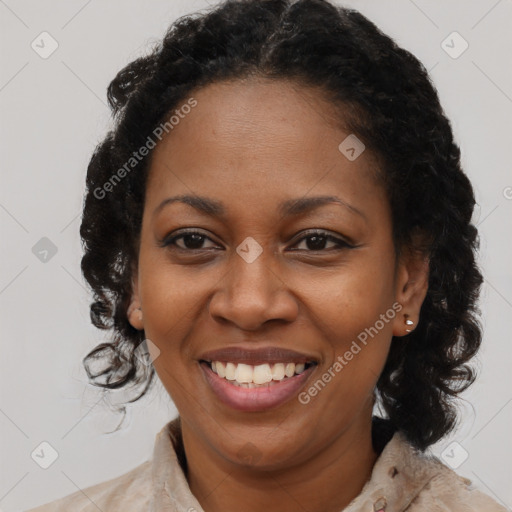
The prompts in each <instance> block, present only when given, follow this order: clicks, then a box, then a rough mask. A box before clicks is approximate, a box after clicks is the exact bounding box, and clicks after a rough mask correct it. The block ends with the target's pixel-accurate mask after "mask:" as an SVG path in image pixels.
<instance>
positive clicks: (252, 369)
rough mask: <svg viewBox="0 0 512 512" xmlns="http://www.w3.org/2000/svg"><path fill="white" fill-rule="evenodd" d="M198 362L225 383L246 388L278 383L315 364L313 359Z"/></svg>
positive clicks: (299, 373)
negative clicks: (285, 361)
mask: <svg viewBox="0 0 512 512" xmlns="http://www.w3.org/2000/svg"><path fill="white" fill-rule="evenodd" d="M200 362H201V363H202V364H204V365H206V366H208V367H209V368H210V369H211V371H212V372H214V373H215V374H217V376H218V377H220V378H221V379H223V380H224V381H226V382H227V383H229V384H232V385H233V386H237V387H241V388H248V389H253V388H262V387H270V386H273V385H276V384H279V383H281V382H284V381H286V380H288V379H291V378H293V377H295V376H297V375H301V374H302V373H304V372H305V371H306V370H308V369H309V368H311V367H312V366H315V365H316V363H315V362H313V361H310V362H304V363H293V362H289V363H274V364H270V363H264V364H258V365H250V364H244V363H233V362H223V361H206V360H201V361H200Z"/></svg>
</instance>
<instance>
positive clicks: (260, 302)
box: [209, 251, 299, 331]
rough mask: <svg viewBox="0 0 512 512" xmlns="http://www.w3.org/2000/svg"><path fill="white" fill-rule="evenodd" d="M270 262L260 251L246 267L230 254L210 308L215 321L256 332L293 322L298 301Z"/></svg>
mask: <svg viewBox="0 0 512 512" xmlns="http://www.w3.org/2000/svg"><path fill="white" fill-rule="evenodd" d="M271 258H272V256H271V255H270V256H268V253H267V254H265V251H263V253H262V254H261V255H260V256H259V257H258V258H257V259H256V260H254V261H252V262H251V263H249V262H247V261H245V260H244V259H243V258H242V257H240V256H239V255H238V254H237V253H235V252H234V253H233V255H232V257H231V260H230V262H229V265H230V267H229V270H228V272H227V274H226V276H225V277H224V278H223V279H222V281H221V283H220V285H219V288H218V289H217V290H216V292H215V294H214V295H213V297H212V299H211V301H210V304H209V308H210V314H211V316H212V317H213V318H214V319H215V320H217V321H221V322H226V321H228V322H230V323H232V324H234V325H236V326H237V327H238V328H239V329H242V330H245V331H255V330H258V329H260V328H261V326H262V325H263V324H265V323H266V322H269V321H270V320H274V321H282V322H285V323H288V322H293V321H294V320H295V319H296V317H297V314H298V309H299V308H298V304H297V301H296V299H295V297H294V296H293V294H292V292H291V290H290V289H289V286H288V285H287V283H286V282H284V281H283V279H282V277H281V276H280V272H279V265H275V264H272V262H271Z"/></svg>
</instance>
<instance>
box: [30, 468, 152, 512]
mask: <svg viewBox="0 0 512 512" xmlns="http://www.w3.org/2000/svg"><path fill="white" fill-rule="evenodd" d="M151 496H152V481H151V461H146V462H144V463H142V464H140V465H139V466H137V467H135V468H134V469H132V470H131V471H128V472H127V473H124V474H122V475H121V476H118V477H116V478H112V479H110V480H107V481H105V482H102V483H99V484H96V485H93V486H90V487H87V488H85V489H82V490H78V491H76V492H74V493H73V494H70V495H68V496H65V497H64V498H60V499H58V500H56V501H52V502H51V503H47V504H46V505H42V506H40V507H37V508H33V509H30V510H28V511H27V512H97V511H98V509H99V510H108V511H109V512H118V511H125V510H142V507H147V506H148V505H149V503H150V499H151Z"/></svg>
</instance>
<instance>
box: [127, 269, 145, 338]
mask: <svg viewBox="0 0 512 512" xmlns="http://www.w3.org/2000/svg"><path fill="white" fill-rule="evenodd" d="M133 276H134V277H133V279H132V297H131V300H130V305H129V306H128V309H127V311H126V316H127V318H128V322H130V325H131V326H132V327H134V328H135V329H137V330H138V331H142V330H143V329H144V315H143V313H142V304H141V301H140V296H139V280H138V274H137V272H135V273H134V274H133Z"/></svg>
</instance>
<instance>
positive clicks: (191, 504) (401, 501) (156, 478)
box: [28, 417, 507, 512]
mask: <svg viewBox="0 0 512 512" xmlns="http://www.w3.org/2000/svg"><path fill="white" fill-rule="evenodd" d="M184 457H185V454H184V450H183V443H182V438H181V427H180V419H179V417H178V418H176V419H175V420H173V421H171V422H169V423H168V424H167V425H165V427H164V428H163V429H162V430H161V431H160V432H159V433H158V434H157V436H156V440H155V446H154V452H153V458H152V459H151V460H149V461H147V462H144V463H143V464H141V465H139V466H137V467H136V468H135V469H132V470H131V471H129V472H128V473H125V474H123V475H121V476H119V477H117V478H114V479H112V480H108V481H106V482H103V483H100V484H97V485H93V486H91V487H88V488H86V489H84V490H83V491H77V492H75V493H73V494H71V495H69V496H66V497H64V498H61V499H59V500H57V501H53V502H51V503H48V504H47V505H43V506H40V507H37V508H35V509H31V510H30V511H28V512H98V510H100V511H102V512H146V511H147V512H204V510H203V509H202V508H201V505H200V504H199V502H198V501H197V499H196V498H195V497H194V495H193V494H192V493H191V491H190V488H189V486H188V483H187V479H186V477H185V473H184V472H183V469H182V467H184ZM226 512H230V511H226ZM233 512H240V511H233ZM340 512H507V510H506V509H505V508H504V507H503V506H501V505H499V504H498V503H497V502H496V501H494V500H493V499H491V498H490V497H489V496H487V495H486V494H484V493H482V492H480V491H478V490H477V489H474V488H473V487H472V485H471V482H470V481H469V480H467V479H465V478H462V477H460V476H458V475H457V473H455V472H454V471H452V470H451V469H450V468H449V467H448V466H445V465H444V464H442V463H441V462H440V461H439V460H438V459H437V458H435V457H433V456H428V455H426V454H424V453H422V452H419V451H417V450H415V449H414V448H413V447H412V446H411V445H410V444H409V443H408V442H407V441H406V439H405V437H404V436H403V435H402V434H401V433H400V432H395V433H394V434H393V435H392V438H391V439H390V440H389V441H388V442H387V444H385V446H384V448H383V450H382V452H381V453H380V455H379V458H378V459H377V461H376V463H375V465H374V467H373V470H372V474H371V477H370V480H369V481H368V482H367V483H366V484H365V486H364V487H363V489H362V491H361V493H360V494H359V496H357V497H356V498H355V499H354V500H353V501H352V502H351V503H350V504H349V505H348V506H347V507H345V508H344V509H343V511H340Z"/></svg>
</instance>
